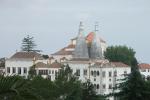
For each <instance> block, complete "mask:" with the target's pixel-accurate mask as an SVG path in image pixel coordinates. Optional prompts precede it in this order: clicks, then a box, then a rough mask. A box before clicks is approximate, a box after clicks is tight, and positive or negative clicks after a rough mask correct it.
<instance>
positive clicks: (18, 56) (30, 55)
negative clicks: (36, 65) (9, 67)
mask: <svg viewBox="0 0 150 100" xmlns="http://www.w3.org/2000/svg"><path fill="white" fill-rule="evenodd" d="M21 58H24V59H33V58H36V59H42V58H43V57H42V56H41V55H40V54H39V53H36V52H16V53H15V54H14V55H13V56H12V57H11V58H10V59H21Z"/></svg>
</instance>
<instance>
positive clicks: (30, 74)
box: [28, 65, 36, 79]
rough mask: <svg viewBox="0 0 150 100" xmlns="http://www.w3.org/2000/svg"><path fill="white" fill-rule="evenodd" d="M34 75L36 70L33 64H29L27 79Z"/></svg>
mask: <svg viewBox="0 0 150 100" xmlns="http://www.w3.org/2000/svg"><path fill="white" fill-rule="evenodd" d="M35 76H36V70H35V65H33V66H31V67H30V70H29V75H28V77H29V79H32V78H34V77H35Z"/></svg>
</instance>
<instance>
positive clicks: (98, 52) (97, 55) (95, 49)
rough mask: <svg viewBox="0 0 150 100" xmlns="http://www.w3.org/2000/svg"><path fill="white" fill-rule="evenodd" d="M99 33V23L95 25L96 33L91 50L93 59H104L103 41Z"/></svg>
mask: <svg viewBox="0 0 150 100" xmlns="http://www.w3.org/2000/svg"><path fill="white" fill-rule="evenodd" d="M97 33H98V23H97V22H96V23H95V32H94V37H93V40H92V43H91V50H90V55H91V58H92V59H102V58H103V54H102V47H101V41H100V38H99V37H98V36H97Z"/></svg>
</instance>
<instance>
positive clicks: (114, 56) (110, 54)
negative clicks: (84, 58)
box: [104, 46, 135, 65]
mask: <svg viewBox="0 0 150 100" xmlns="http://www.w3.org/2000/svg"><path fill="white" fill-rule="evenodd" d="M104 56H105V58H106V59H108V60H110V61H116V62H123V63H125V64H128V65H131V62H132V60H133V59H135V51H134V50H133V49H132V48H128V47H127V46H110V47H108V48H107V50H106V52H105V53H104Z"/></svg>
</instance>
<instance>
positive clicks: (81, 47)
mask: <svg viewBox="0 0 150 100" xmlns="http://www.w3.org/2000/svg"><path fill="white" fill-rule="evenodd" d="M74 58H80V59H88V58H89V54H88V48H87V43H86V38H85V36H84V26H83V22H80V25H79V33H78V36H77V42H76V46H75V51H74Z"/></svg>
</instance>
